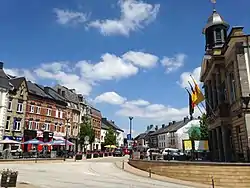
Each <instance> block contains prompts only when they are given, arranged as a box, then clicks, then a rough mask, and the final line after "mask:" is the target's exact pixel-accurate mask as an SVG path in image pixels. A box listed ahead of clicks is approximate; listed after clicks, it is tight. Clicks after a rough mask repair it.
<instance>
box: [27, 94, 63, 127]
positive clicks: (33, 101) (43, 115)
mask: <svg viewBox="0 0 250 188" xmlns="http://www.w3.org/2000/svg"><path fill="white" fill-rule="evenodd" d="M31 105H34V107H35V109H34V110H35V111H34V113H31V112H30V106H31ZM37 106H39V107H41V111H40V114H37V113H36V111H37ZM48 106H50V107H51V109H52V111H51V116H47V109H48ZM57 106H58V107H60V109H62V111H63V119H60V117H58V118H56V117H55V116H56V110H57ZM65 111H66V110H65V109H63V106H60V105H58V104H56V102H55V101H52V100H46V99H42V98H38V97H35V96H31V95H29V97H28V101H27V107H26V116H25V128H28V122H29V120H30V118H33V121H35V120H36V119H39V120H40V121H39V129H38V130H40V129H41V126H42V125H43V124H44V123H45V120H50V121H51V123H50V131H51V132H53V131H55V129H54V127H55V124H54V123H55V122H58V123H60V122H62V126H61V127H62V128H61V129H62V131H64V125H65ZM32 128H33V129H35V125H34V124H33V127H32ZM62 131H61V132H62Z"/></svg>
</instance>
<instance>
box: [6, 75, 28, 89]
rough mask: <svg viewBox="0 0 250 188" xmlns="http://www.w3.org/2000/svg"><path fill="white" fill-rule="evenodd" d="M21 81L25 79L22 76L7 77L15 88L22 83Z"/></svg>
mask: <svg viewBox="0 0 250 188" xmlns="http://www.w3.org/2000/svg"><path fill="white" fill-rule="evenodd" d="M23 81H26V80H25V78H24V77H18V78H17V77H15V78H11V79H9V82H10V83H11V84H12V85H13V87H14V88H15V89H18V88H19V87H20V85H21V84H22V83H23Z"/></svg>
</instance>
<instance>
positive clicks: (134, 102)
mask: <svg viewBox="0 0 250 188" xmlns="http://www.w3.org/2000/svg"><path fill="white" fill-rule="evenodd" d="M149 104H150V103H149V102H148V101H145V100H143V99H138V100H132V101H127V102H126V103H125V104H124V105H136V106H147V105H149Z"/></svg>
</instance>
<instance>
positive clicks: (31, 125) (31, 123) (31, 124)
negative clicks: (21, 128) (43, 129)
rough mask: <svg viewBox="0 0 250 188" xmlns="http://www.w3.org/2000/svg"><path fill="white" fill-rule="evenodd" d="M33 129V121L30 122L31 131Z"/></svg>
mask: <svg viewBox="0 0 250 188" xmlns="http://www.w3.org/2000/svg"><path fill="white" fill-rule="evenodd" d="M32 129H33V121H29V130H32Z"/></svg>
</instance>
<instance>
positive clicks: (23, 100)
mask: <svg viewBox="0 0 250 188" xmlns="http://www.w3.org/2000/svg"><path fill="white" fill-rule="evenodd" d="M9 82H10V83H11V84H12V85H13V87H14V88H13V90H11V91H10V92H9V99H8V105H7V120H6V124H5V134H4V137H5V138H6V137H8V138H10V139H13V140H17V141H21V140H22V136H23V131H24V125H25V112H26V105H27V98H28V89H27V84H26V80H25V78H24V77H21V78H13V79H10V80H9Z"/></svg>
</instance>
